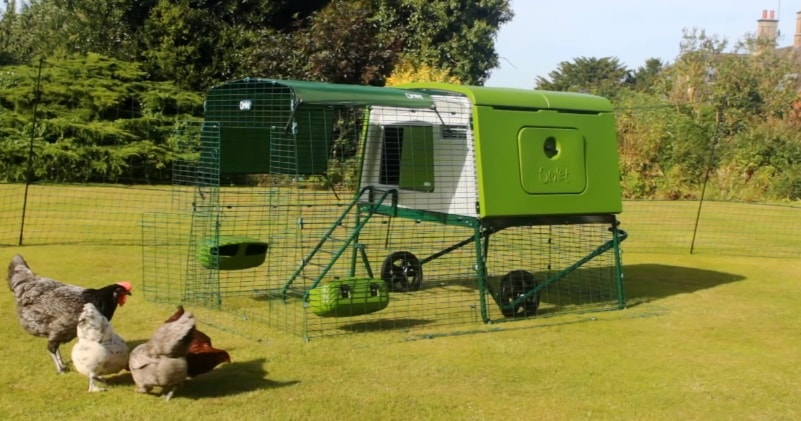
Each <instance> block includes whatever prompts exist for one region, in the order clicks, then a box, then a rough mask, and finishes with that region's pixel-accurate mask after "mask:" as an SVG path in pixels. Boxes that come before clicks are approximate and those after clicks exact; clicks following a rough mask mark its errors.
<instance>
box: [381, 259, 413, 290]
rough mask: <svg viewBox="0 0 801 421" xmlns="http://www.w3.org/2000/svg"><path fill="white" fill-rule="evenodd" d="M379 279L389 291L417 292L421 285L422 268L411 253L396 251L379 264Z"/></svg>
mask: <svg viewBox="0 0 801 421" xmlns="http://www.w3.org/2000/svg"><path fill="white" fill-rule="evenodd" d="M381 279H383V280H384V282H386V283H387V287H388V288H389V290H390V291H395V292H406V291H417V290H418V289H420V285H422V283H423V266H422V265H421V264H420V259H418V258H417V257H416V256H415V255H413V254H412V253H409V252H408V251H396V252H394V253H392V254H390V255H389V256H387V258H386V259H384V262H383V263H382V264H381Z"/></svg>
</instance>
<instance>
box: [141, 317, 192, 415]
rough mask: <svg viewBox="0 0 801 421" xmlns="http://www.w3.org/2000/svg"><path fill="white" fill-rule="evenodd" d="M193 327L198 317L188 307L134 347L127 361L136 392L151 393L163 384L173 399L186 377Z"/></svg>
mask: <svg viewBox="0 0 801 421" xmlns="http://www.w3.org/2000/svg"><path fill="white" fill-rule="evenodd" d="M194 331H195V317H194V316H193V315H192V313H190V312H188V311H187V312H185V313H183V314H182V315H181V316H180V317H179V318H178V319H177V320H175V321H172V322H168V323H164V324H162V325H161V326H159V328H158V329H156V332H155V333H153V336H151V337H150V340H148V341H147V342H145V343H143V344H140V345H138V346H137V347H136V348H134V349H133V351H131V356H130V358H129V360H128V365H129V367H130V370H131V375H132V376H133V380H134V383H136V391H137V392H140V393H150V391H151V390H152V389H153V388H154V387H160V388H161V393H164V394H165V395H164V399H166V400H170V398H171V397H172V395H173V393H174V392H175V389H177V388H178V386H180V385H181V384H182V383H183V382H184V380H186V377H187V361H186V354H187V352H188V351H189V344H190V342H191V341H192V338H193V333H194Z"/></svg>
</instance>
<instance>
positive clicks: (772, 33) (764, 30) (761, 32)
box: [757, 10, 801, 46]
mask: <svg viewBox="0 0 801 421" xmlns="http://www.w3.org/2000/svg"><path fill="white" fill-rule="evenodd" d="M797 32H798V31H796V33H797ZM778 33H779V21H778V20H776V12H774V11H773V10H771V11H770V13H769V12H768V11H767V10H763V11H762V19H759V20H758V21H757V38H758V39H760V40H764V41H767V42H769V43H772V45H774V46H775V43H776V37H777V36H778ZM796 36H798V35H796ZM799 41H801V40H799Z"/></svg>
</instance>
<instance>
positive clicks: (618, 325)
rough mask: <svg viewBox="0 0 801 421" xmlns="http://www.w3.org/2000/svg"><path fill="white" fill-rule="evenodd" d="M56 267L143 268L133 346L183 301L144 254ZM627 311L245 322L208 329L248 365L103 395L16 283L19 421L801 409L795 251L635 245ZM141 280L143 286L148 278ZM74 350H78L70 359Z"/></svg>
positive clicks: (90, 274)
mask: <svg viewBox="0 0 801 421" xmlns="http://www.w3.org/2000/svg"><path fill="white" fill-rule="evenodd" d="M17 252H21V253H23V254H24V255H25V256H26V257H27V259H28V261H29V263H30V264H31V265H32V266H33V268H34V269H35V270H36V271H38V272H40V273H41V274H46V275H50V276H54V277H58V278H60V279H63V280H65V281H70V282H73V283H78V284H82V285H86V286H100V285H104V284H107V283H109V282H111V281H115V280H119V279H130V280H131V281H132V282H133V284H134V294H135V295H134V296H133V297H132V299H131V300H130V301H129V303H128V304H127V305H126V306H125V307H123V308H121V309H119V310H118V313H117V314H116V315H115V318H114V320H113V324H114V326H115V328H116V330H117V331H118V332H119V333H120V334H121V335H122V336H123V337H124V338H126V339H127V340H128V341H129V342H130V343H131V344H136V343H139V342H141V341H143V340H145V339H146V338H147V337H149V335H150V334H151V333H152V331H153V330H154V329H155V328H156V327H157V326H158V325H159V324H160V323H161V321H162V320H164V319H165V318H166V317H168V316H169V315H170V314H171V313H172V311H173V310H174V309H173V307H172V305H167V304H155V303H150V302H146V301H144V300H142V299H141V295H136V293H137V288H139V287H140V286H141V282H142V280H141V279H140V276H141V275H140V274H141V271H140V270H139V265H140V255H139V252H140V250H139V248H138V247H124V246H118V247H101V246H81V247H77V246H31V247H23V248H17V247H6V248H2V249H0V261H4V262H6V261H8V259H10V258H11V256H12V255H13V254H14V253H17ZM624 263H625V270H626V288H627V294H628V297H629V307H628V308H627V309H625V310H620V311H610V312H599V313H585V314H569V315H565V316H558V317H549V318H539V319H530V320H525V321H519V322H512V323H503V324H497V325H488V326H487V325H481V324H470V325H465V326H463V327H462V328H459V329H456V328H454V327H453V326H450V327H448V328H445V329H441V330H435V329H430V330H427V329H414V330H393V331H384V332H372V333H364V334H353V335H345V336H338V337H330V338H323V339H319V340H312V341H311V342H309V343H304V342H303V341H302V340H301V339H300V338H298V337H297V336H294V335H290V334H287V333H286V332H283V331H277V330H273V329H270V328H269V327H266V326H264V325H261V324H258V323H252V322H250V321H247V320H241V321H239V322H238V323H239V324H240V325H241V329H237V333H234V332H231V331H228V330H221V329H218V328H216V327H215V325H214V324H213V323H212V324H209V323H208V321H209V320H214V319H215V318H217V317H221V316H222V315H221V314H220V313H218V312H215V311H210V310H203V309H190V310H194V311H195V313H196V315H197V317H198V320H199V327H200V328H201V329H202V330H204V331H205V332H206V333H208V334H209V335H211V336H212V338H213V339H214V344H215V345H217V346H219V347H222V348H226V349H228V350H229V352H230V353H231V356H232V359H233V362H232V363H231V364H227V365H223V366H220V367H218V368H217V369H216V370H215V371H214V372H212V373H209V374H207V375H205V376H202V377H199V378H197V379H195V380H192V381H189V382H187V383H186V384H185V385H184V386H183V387H182V388H181V389H179V391H178V392H177V393H176V396H175V397H174V398H173V399H172V400H171V401H169V402H165V401H163V400H161V399H158V398H156V397H154V396H147V395H140V394H136V393H135V392H134V386H133V383H132V381H131V377H130V375H129V374H126V373H123V374H120V375H118V376H116V377H113V378H112V379H111V388H110V390H109V391H107V392H104V393H95V394H90V393H88V392H87V391H86V389H87V379H86V378H84V377H83V376H81V375H79V374H77V373H74V372H70V373H67V374H64V375H57V374H56V373H55V369H54V366H53V363H52V361H51V360H50V358H49V357H48V356H47V354H46V351H45V341H44V340H43V339H41V338H34V337H31V336H29V335H27V334H25V333H24V332H23V331H22V329H21V328H20V327H19V326H18V325H17V322H16V318H15V315H14V303H13V299H12V297H11V295H10V293H8V292H6V293H5V294H0V317H2V319H3V320H5V321H6V322H5V323H3V324H2V325H0V326H2V327H0V335H2V340H0V354H2V355H3V368H4V370H3V375H2V376H0V383H2V387H3V389H4V393H2V394H0V418H2V419H37V420H38V419H46V418H48V417H50V418H58V419H175V420H197V419H243V420H249V419H281V420H308V419H354V420H356V419H389V420H392V419H398V420H401V419H403V420H406V419H424V420H427V419H431V420H439V419H487V420H496V419H545V420H562V419H571V420H572V419H593V420H596V419H626V420H643V419H649V420H674V419H693V420H710V419H754V420H764V419H798V418H799V416H801V407H799V406H798V405H797V403H796V402H797V395H798V378H799V375H800V374H801V356H800V355H799V352H798V349H799V348H801V335H799V334H798V333H799V332H798V326H799V325H800V324H799V322H801V320H800V319H801V313H799V312H798V311H797V309H798V307H799V298H798V297H799V296H801V284H799V283H798V282H797V278H798V274H799V273H801V264H799V263H798V262H797V261H795V260H787V259H765V258H743V257H715V256H710V255H683V254H643V253H626V254H625V255H624ZM139 290H141V288H139ZM71 346H72V343H70V344H69V345H67V346H65V347H64V348H63V352H64V354H65V355H69V352H70V350H71Z"/></svg>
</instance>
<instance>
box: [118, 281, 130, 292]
mask: <svg viewBox="0 0 801 421" xmlns="http://www.w3.org/2000/svg"><path fill="white" fill-rule="evenodd" d="M117 285H119V286H121V287H123V288H125V290H126V291H128V292H131V288H133V286H131V283H130V282H128V281H120V282H117Z"/></svg>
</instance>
